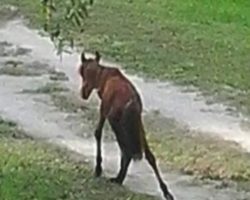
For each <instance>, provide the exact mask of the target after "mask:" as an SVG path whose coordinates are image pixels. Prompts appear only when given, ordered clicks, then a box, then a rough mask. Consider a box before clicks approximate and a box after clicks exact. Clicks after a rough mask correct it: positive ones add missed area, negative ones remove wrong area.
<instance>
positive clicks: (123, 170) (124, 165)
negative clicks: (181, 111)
mask: <svg viewBox="0 0 250 200" xmlns="http://www.w3.org/2000/svg"><path fill="white" fill-rule="evenodd" d="M130 162H131V157H129V156H128V155H127V154H126V153H122V156H121V163H120V165H121V167H120V171H119V173H118V174H117V176H116V177H115V178H111V179H110V181H111V182H112V183H117V184H119V185H121V184H122V183H123V181H124V179H125V176H126V174H127V171H128V166H129V164H130Z"/></svg>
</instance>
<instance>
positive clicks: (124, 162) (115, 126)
mask: <svg viewBox="0 0 250 200" xmlns="http://www.w3.org/2000/svg"><path fill="white" fill-rule="evenodd" d="M110 125H111V128H112V130H113V131H114V133H115V135H116V138H117V142H118V144H119V147H120V150H121V161H120V170H119V173H118V174H117V176H116V177H115V178H111V179H110V181H111V182H113V183H117V184H120V185H121V184H122V183H123V181H124V179H125V177H126V174H127V171H128V167H129V164H130V162H131V155H130V154H129V153H128V152H127V150H126V141H125V138H123V136H124V135H123V133H122V128H121V127H120V125H119V122H117V121H111V120H110Z"/></svg>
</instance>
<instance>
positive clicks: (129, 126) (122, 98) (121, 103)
mask: <svg viewBox="0 0 250 200" xmlns="http://www.w3.org/2000/svg"><path fill="white" fill-rule="evenodd" d="M100 58H101V57H100V54H99V53H98V52H96V57H95V59H87V58H86V57H85V54H84V53H82V54H81V65H80V68H79V73H80V75H81V78H82V85H81V97H82V98H83V99H88V97H89V96H90V94H91V92H92V91H93V90H94V89H96V90H97V93H98V96H99V97H100V99H101V107H100V118H99V122H98V125H97V128H96V130H95V138H96V142H97V156H96V168H95V175H96V176H97V177H99V176H100V175H101V173H102V155H101V154H102V153H101V137H102V129H103V125H104V123H105V120H106V119H107V120H108V121H109V123H110V125H111V128H112V130H113V132H114V133H115V136H116V139H117V142H118V145H119V147H120V150H121V163H120V164H121V166H120V171H119V173H118V175H117V176H116V177H115V178H112V179H110V180H111V181H112V182H114V183H118V184H122V183H123V180H124V178H125V176H126V173H127V169H128V166H129V164H130V162H131V160H132V159H133V160H141V159H142V157H143V153H145V157H146V159H147V161H148V162H149V164H150V165H151V167H152V168H153V170H154V172H155V175H156V177H157V179H158V181H159V185H160V187H161V190H162V192H163V194H164V196H165V198H166V199H167V200H174V198H173V196H172V194H171V193H170V192H169V191H168V188H167V186H166V184H165V183H164V181H163V180H162V178H161V176H160V173H159V170H158V168H157V165H156V160H155V157H154V155H153V153H152V152H151V150H150V148H149V146H148V143H147V141H146V138H145V132H144V128H143V124H142V119H141V113H142V101H141V98H140V96H139V94H138V92H137V91H136V89H135V87H134V86H133V85H132V83H131V82H130V81H129V80H128V79H127V78H126V77H125V76H124V75H123V74H122V73H121V72H120V71H119V70H118V69H117V68H110V67H105V66H102V65H100V64H99V61H100Z"/></svg>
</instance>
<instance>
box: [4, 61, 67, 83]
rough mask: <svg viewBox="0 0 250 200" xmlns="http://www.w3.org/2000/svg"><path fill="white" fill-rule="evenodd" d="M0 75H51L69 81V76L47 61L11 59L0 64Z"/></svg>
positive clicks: (58, 79) (52, 78)
mask: <svg viewBox="0 0 250 200" xmlns="http://www.w3.org/2000/svg"><path fill="white" fill-rule="evenodd" d="M0 75H9V76H43V75H49V78H50V79H51V80H57V81H67V80H68V78H67V76H66V75H65V73H63V72H58V71H56V70H55V69H53V67H51V66H50V65H49V64H47V63H43V62H39V61H32V62H23V61H20V60H14V59H9V60H6V61H5V62H3V64H1V65H0Z"/></svg>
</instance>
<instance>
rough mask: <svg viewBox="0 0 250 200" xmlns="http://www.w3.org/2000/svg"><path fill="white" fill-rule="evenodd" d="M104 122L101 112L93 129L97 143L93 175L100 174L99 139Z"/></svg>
mask: <svg viewBox="0 0 250 200" xmlns="http://www.w3.org/2000/svg"><path fill="white" fill-rule="evenodd" d="M104 122H105V117H104V116H103V115H102V114H101V116H100V119H99V122H98V125H97V128H96V130H95V139H96V145H97V147H96V148H97V154H96V167H95V176H96V177H99V176H101V174H102V149H101V139H102V129H103V125H104Z"/></svg>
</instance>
